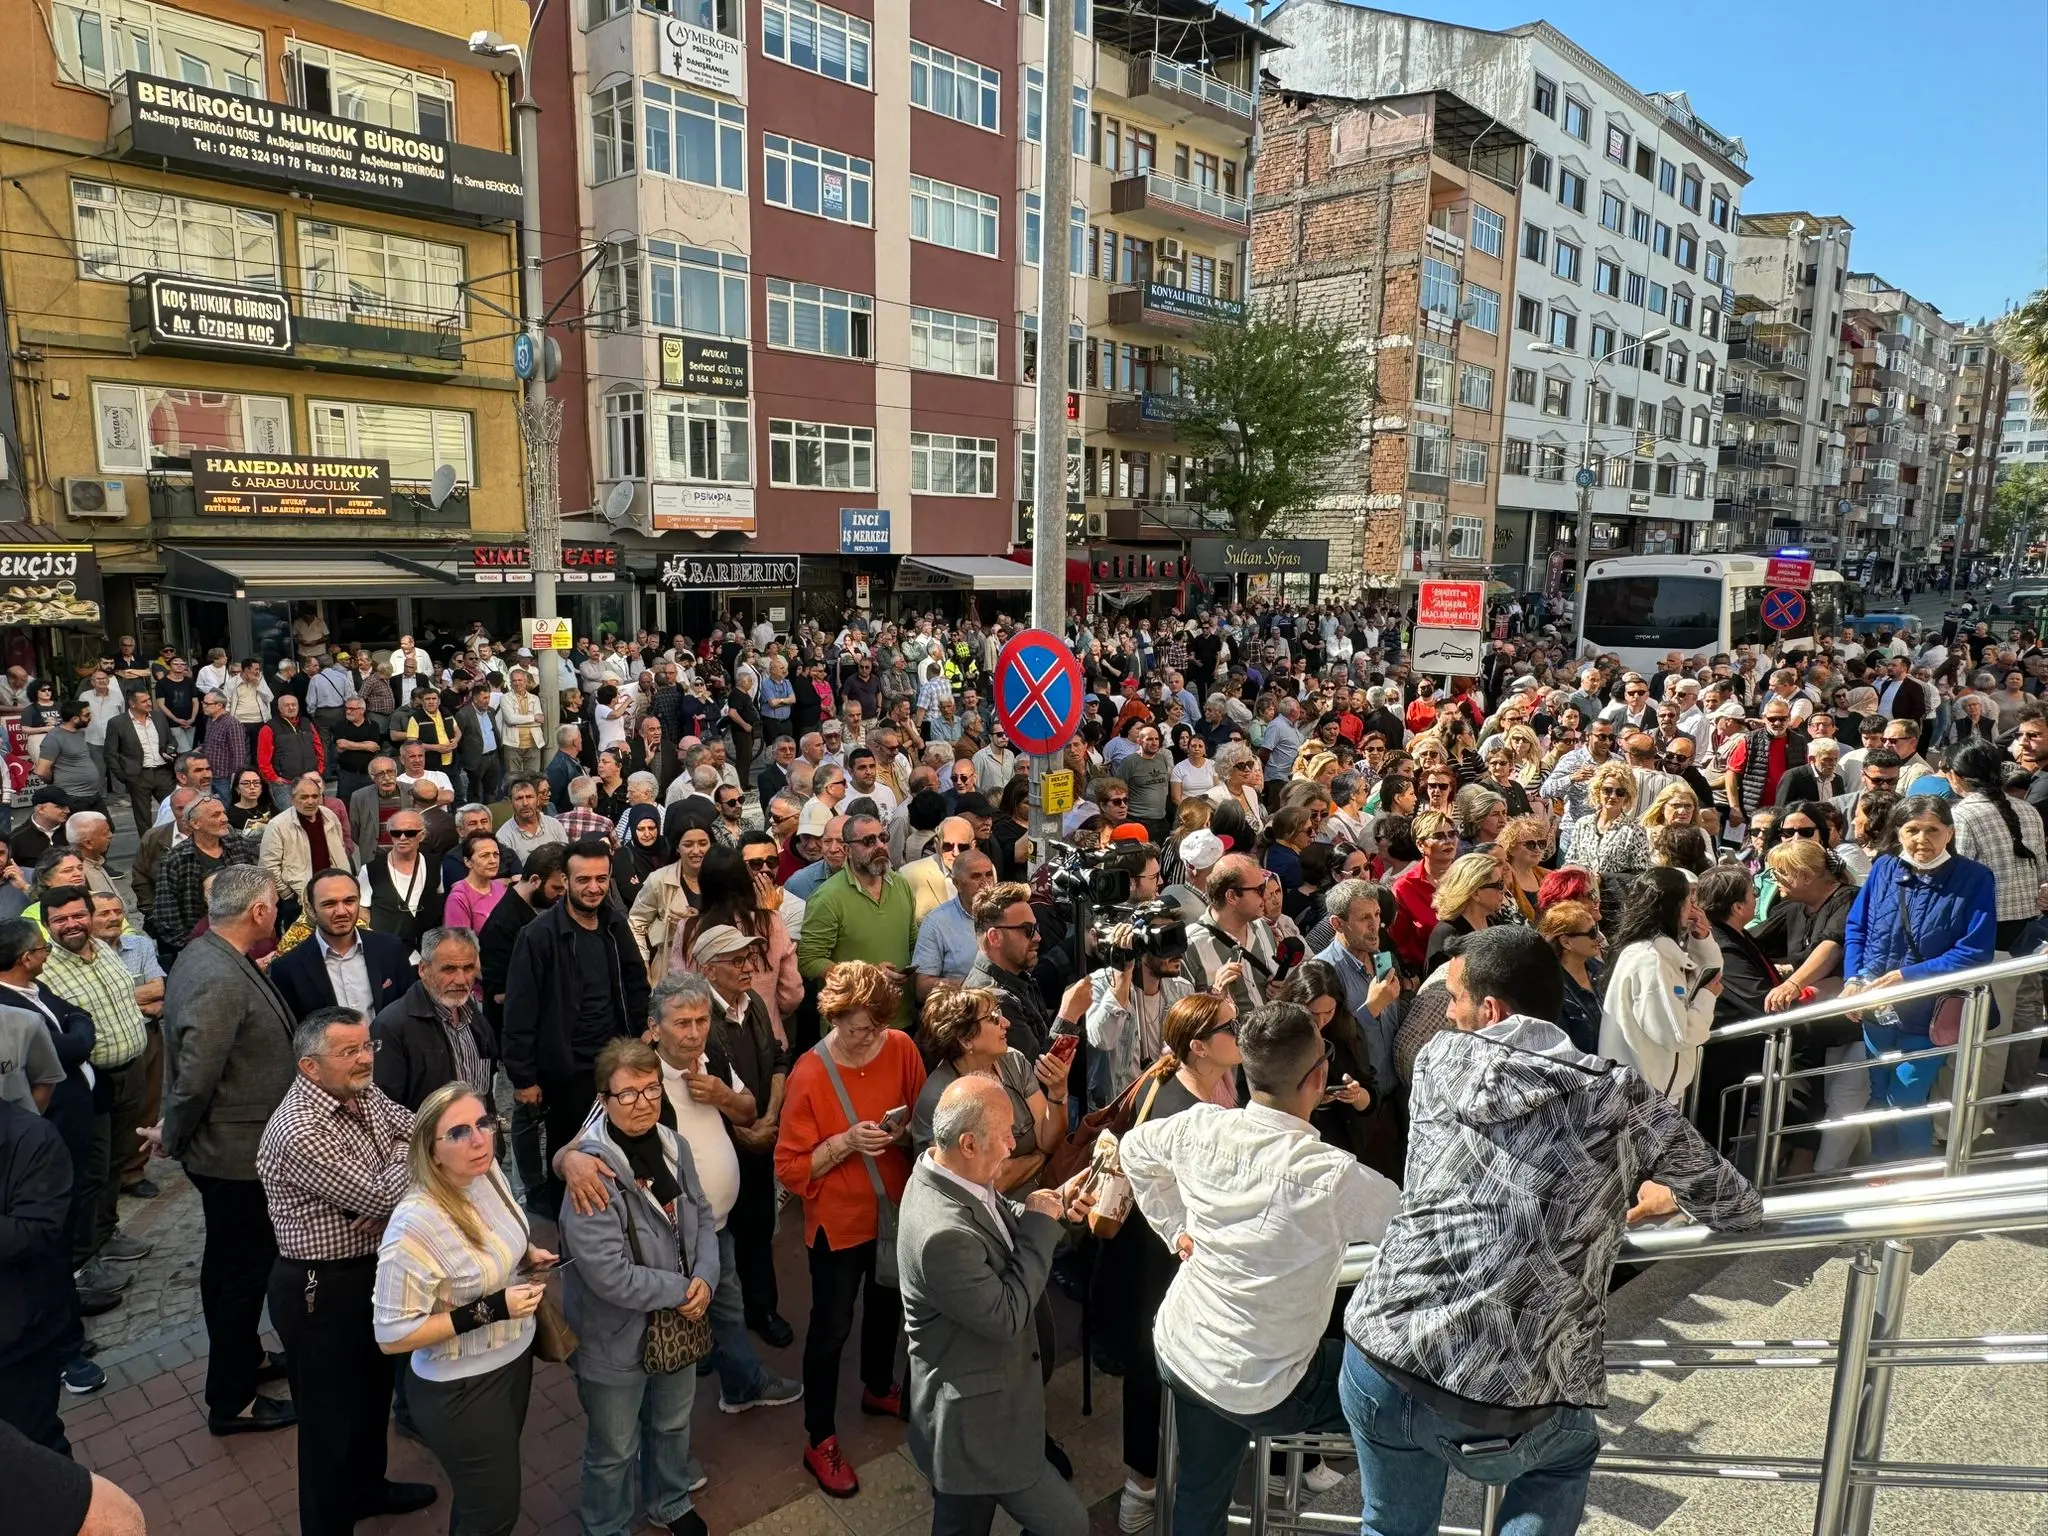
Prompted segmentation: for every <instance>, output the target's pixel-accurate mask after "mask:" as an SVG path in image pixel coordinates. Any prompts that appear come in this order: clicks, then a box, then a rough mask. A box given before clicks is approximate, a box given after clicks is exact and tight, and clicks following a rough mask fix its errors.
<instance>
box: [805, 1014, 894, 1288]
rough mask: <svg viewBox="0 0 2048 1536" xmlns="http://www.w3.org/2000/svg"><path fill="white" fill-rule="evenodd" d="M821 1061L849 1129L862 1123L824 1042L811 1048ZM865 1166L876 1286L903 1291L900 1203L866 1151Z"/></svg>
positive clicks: (862, 1157)
mask: <svg viewBox="0 0 2048 1536" xmlns="http://www.w3.org/2000/svg"><path fill="white" fill-rule="evenodd" d="M811 1049H812V1050H813V1052H814V1053H815V1054H816V1055H817V1057H818V1059H819V1060H820V1061H821V1062H823V1063H824V1064H825V1076H826V1077H828V1078H830V1079H831V1082H832V1091H833V1092H834V1093H836V1094H837V1095H839V1107H840V1108H841V1109H842V1110H844V1111H845V1112H846V1125H847V1128H848V1129H849V1130H851V1129H852V1128H853V1127H854V1126H856V1125H858V1124H860V1116H859V1115H857V1114H855V1113H854V1112H853V1100H852V1099H850V1098H848V1097H847V1096H846V1084H845V1083H844V1082H843V1081H841V1080H840V1076H839V1067H838V1064H837V1063H836V1062H834V1061H833V1060H832V1053H831V1052H830V1051H828V1050H826V1049H825V1042H824V1041H822V1040H820V1041H819V1042H818V1043H817V1044H816V1045H815V1046H813V1047H812V1048H811ZM860 1160H861V1162H862V1164H863V1165H864V1166H865V1167H866V1168H867V1171H868V1183H870V1184H872V1185H873V1186H874V1190H875V1283H876V1284H877V1285H885V1286H887V1287H888V1288H889V1289H890V1290H892V1291H893V1290H898V1289H900V1286H899V1283H898V1276H897V1273H896V1202H895V1201H894V1200H891V1199H890V1198H889V1189H888V1186H887V1185H885V1184H883V1182H882V1170H881V1169H880V1168H879V1167H878V1166H877V1165H876V1163H875V1160H874V1158H873V1157H872V1156H871V1155H870V1154H868V1153H866V1152H863V1153H861V1155H860Z"/></svg>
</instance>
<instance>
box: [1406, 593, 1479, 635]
mask: <svg viewBox="0 0 2048 1536" xmlns="http://www.w3.org/2000/svg"><path fill="white" fill-rule="evenodd" d="M1415 623H1416V626H1417V627H1418V628H1421V629H1466V630H1471V631H1473V632H1474V633H1477V632H1478V631H1479V630H1481V629H1483V628H1485V627H1486V583H1485V582H1483V581H1425V582H1424V583H1423V584H1422V591H1421V592H1420V594H1418V595H1417V597H1416V600H1415Z"/></svg>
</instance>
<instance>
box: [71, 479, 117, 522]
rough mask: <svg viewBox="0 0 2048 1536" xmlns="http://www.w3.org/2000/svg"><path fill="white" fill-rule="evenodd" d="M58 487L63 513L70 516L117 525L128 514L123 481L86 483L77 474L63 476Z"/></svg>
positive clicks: (88, 481) (91, 481)
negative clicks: (60, 493)
mask: <svg viewBox="0 0 2048 1536" xmlns="http://www.w3.org/2000/svg"><path fill="white" fill-rule="evenodd" d="M62 484H63V487H64V510H65V512H66V513H67V514H68V515H69V516H71V517H75V518H84V519H86V520H88V521H100V522H110V523H118V522H119V521H121V519H122V518H124V517H126V516H127V515H128V482H127V481H125V480H88V479H86V478H84V477H83V476H81V475H66V476H65V477H64V479H63V481H62Z"/></svg>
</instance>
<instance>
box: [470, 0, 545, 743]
mask: <svg viewBox="0 0 2048 1536" xmlns="http://www.w3.org/2000/svg"><path fill="white" fill-rule="evenodd" d="M547 8H548V0H539V3H538V4H536V5H535V6H534V8H533V20H532V23H531V25H530V26H529V28H528V30H527V34H526V47H525V48H521V47H520V46H519V45H518V44H517V43H512V42H507V41H506V40H505V39H504V38H502V37H500V36H499V35H498V34H497V33H495V32H474V33H472V34H470V39H469V51H470V52H471V53H474V54H477V55H479V56H481V57H483V58H503V59H511V60H512V61H513V64H514V69H515V75H516V78H517V80H518V82H519V92H518V94H517V95H516V96H514V97H513V99H512V123H513V128H514V136H515V137H516V138H517V140H518V142H519V179H520V182H521V184H522V185H521V188H520V197H521V207H520V212H519V301H520V302H519V307H520V309H521V310H523V311H524V312H525V323H524V334H525V337H526V339H527V342H528V344H529V345H530V346H531V347H532V349H533V350H532V358H533V362H532V371H531V372H529V373H528V374H527V377H526V397H525V404H524V407H523V409H522V410H521V412H520V416H521V423H522V426H523V428H524V431H523V434H522V435H523V436H524V437H525V439H526V443H527V476H526V539H527V544H528V548H529V554H528V564H529V566H530V568H531V570H532V572H533V616H534V617H535V618H536V619H547V620H549V621H551V622H552V621H553V619H554V618H555V616H556V615H555V580H556V578H557V577H558V576H559V575H560V574H561V569H562V506H561V475H560V465H559V464H557V463H553V462H552V461H553V460H555V459H556V458H557V456H558V455H559V454H560V452H561V418H562V406H561V402H560V401H550V400H549V399H548V381H547V364H546V358H547V346H546V341H547V338H546V335H545V333H544V331H543V327H542V324H541V320H542V315H543V313H544V306H543V303H542V299H541V289H540V107H539V105H538V104H537V103H536V102H535V101H534V99H533V80H532V74H533V71H532V69H531V67H530V60H531V51H532V48H533V39H534V36H535V34H537V33H538V32H539V31H540V19H541V16H542V15H543V14H544V13H545V12H546V10H547ZM536 454H542V455H545V456H546V458H547V460H549V461H550V462H549V463H545V464H542V465H539V466H536V464H535V462H534V459H535V455H536ZM534 660H535V661H536V662H537V663H539V666H538V671H539V672H540V707H541V716H542V718H543V719H544V720H545V721H546V737H545V740H544V741H543V743H542V746H543V749H545V748H546V746H547V745H548V744H549V743H551V742H552V741H553V740H554V733H555V727H556V726H557V725H558V724H559V723H560V722H561V717H562V658H561V655H560V654H559V653H558V652H551V653H549V655H548V656H547V658H546V659H545V660H542V658H540V657H538V656H536V657H535V658H534Z"/></svg>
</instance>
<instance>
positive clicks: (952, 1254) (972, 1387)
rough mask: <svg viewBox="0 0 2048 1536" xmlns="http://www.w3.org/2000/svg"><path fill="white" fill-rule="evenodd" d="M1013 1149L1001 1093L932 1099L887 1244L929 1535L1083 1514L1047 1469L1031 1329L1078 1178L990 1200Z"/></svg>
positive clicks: (1044, 1532) (1073, 1522) (1059, 1528)
mask: <svg viewBox="0 0 2048 1536" xmlns="http://www.w3.org/2000/svg"><path fill="white" fill-rule="evenodd" d="M1015 1149H1016V1136H1015V1134H1014V1132H1013V1130H1012V1128H1011V1110H1010V1100H1009V1095H1008V1094H1007V1093H1006V1092H1005V1091H1004V1089H1003V1087H1002V1085H1001V1084H1000V1083H997V1082H995V1081H994V1080H993V1079H990V1078H984V1077H963V1078H961V1079H960V1080H959V1081H958V1082H956V1083H953V1084H952V1085H951V1086H949V1087H948V1088H947V1089H946V1091H945V1093H944V1094H943V1095H941V1096H940V1098H939V1107H938V1109H937V1111H936V1112H935V1113H934V1114H933V1116H932V1145H931V1148H930V1150H929V1151H927V1152H926V1153H925V1154H924V1156H922V1157H920V1158H919V1159H918V1160H917V1163H916V1165H915V1167H914V1168H913V1169H912V1171H911V1175H910V1183H909V1186H908V1187H907V1188H906V1189H905V1190H904V1192H903V1209H902V1213H901V1218H900V1223H899V1226H898V1229H897V1234H896V1255H897V1257H896V1263H897V1269H898V1271H899V1273H900V1275H901V1278H902V1288H903V1324H904V1332H905V1334H906V1336H907V1337H908V1340H909V1343H910V1436H909V1449H910V1459H911V1461H912V1462H914V1463H915V1464H916V1466H917V1469H918V1471H920V1472H922V1473H923V1474H924V1475H925V1477H926V1478H927V1479H929V1480H930V1482H931V1485H932V1536H988V1531H989V1528H990V1526H991V1524H992V1523H993V1522H994V1520H995V1512H996V1509H997V1507H998V1506H1000V1507H1001V1508H1003V1509H1004V1510H1007V1511H1008V1512H1009V1514H1010V1516H1011V1518H1013V1519H1014V1520H1016V1522H1017V1523H1018V1524H1019V1525H1020V1526H1022V1527H1023V1528H1024V1529H1025V1530H1027V1531H1029V1532H1031V1533H1032V1536H1085V1533H1086V1531H1087V1529H1088V1511H1087V1509H1086V1508H1085V1507H1084V1506H1083V1505H1082V1503H1081V1500H1080V1497H1079V1495H1077V1494H1076V1493H1075V1492H1074V1490H1073V1488H1072V1487H1071V1486H1069V1485H1068V1484H1067V1482H1066V1481H1065V1480H1064V1479H1062V1478H1061V1476H1060V1474H1059V1473H1058V1472H1056V1471H1055V1470H1053V1467H1052V1464H1051V1463H1050V1462H1048V1461H1047V1460H1046V1459H1045V1450H1044V1431H1045V1386H1044V1377H1043V1375H1042V1374H1041V1362H1040V1360H1039V1353H1040V1348H1041V1346H1040V1343H1039V1331H1038V1326H1037V1322H1036V1319H1035V1313H1036V1312H1037V1309H1038V1304H1039V1300H1040V1298H1041V1297H1043V1296H1044V1294H1045V1282H1046V1278H1047V1277H1048V1276H1049V1275H1050V1274H1051V1273H1052V1254H1053V1249H1054V1247H1056V1246H1057V1245H1058V1243H1059V1240H1060V1222H1061V1220H1062V1219H1067V1220H1075V1221H1078V1220H1082V1219H1084V1218H1085V1217H1086V1215H1087V1206H1088V1204H1090V1203H1092V1202H1090V1201H1086V1200H1083V1201H1080V1202H1078V1203H1077V1202H1076V1201H1075V1198H1074V1196H1075V1190H1076V1189H1077V1188H1078V1187H1079V1184H1080V1182H1081V1179H1082V1178H1083V1177H1085V1174H1083V1175H1077V1176H1076V1177H1075V1179H1074V1180H1073V1181H1072V1182H1071V1183H1070V1184H1069V1185H1068V1186H1067V1187H1066V1188H1064V1189H1061V1190H1059V1191H1053V1190H1034V1191H1033V1192H1032V1193H1031V1194H1030V1195H1029V1196H1027V1197H1026V1199H1025V1201H1024V1203H1023V1204H1022V1205H1019V1204H1017V1202H1015V1201H1013V1200H1010V1199H1008V1198H1007V1197H1005V1196H1003V1195H1001V1194H999V1193H997V1191H996V1189H995V1185H994V1180H995V1177H996V1173H997V1171H998V1170H999V1169H1000V1168H1001V1167H1002V1166H1003V1162H1004V1159H1006V1158H1008V1157H1009V1156H1010V1155H1011V1153H1012V1152H1014V1151H1015Z"/></svg>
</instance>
